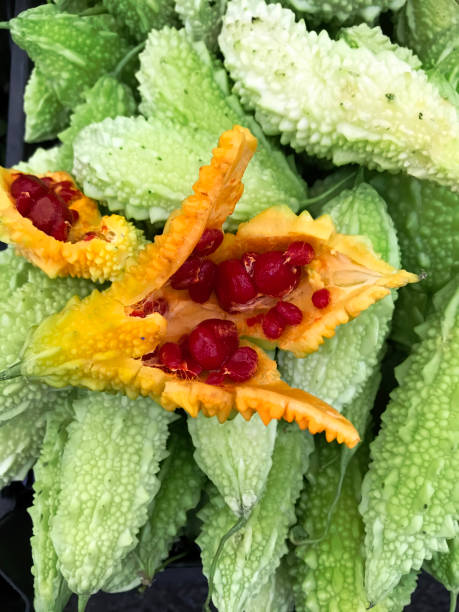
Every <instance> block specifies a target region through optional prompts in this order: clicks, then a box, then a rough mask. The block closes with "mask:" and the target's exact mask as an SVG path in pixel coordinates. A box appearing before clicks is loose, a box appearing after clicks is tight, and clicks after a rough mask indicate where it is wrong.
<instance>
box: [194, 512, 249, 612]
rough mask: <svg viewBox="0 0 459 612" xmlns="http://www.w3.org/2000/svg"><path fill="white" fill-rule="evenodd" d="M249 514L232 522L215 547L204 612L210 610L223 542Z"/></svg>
mask: <svg viewBox="0 0 459 612" xmlns="http://www.w3.org/2000/svg"><path fill="white" fill-rule="evenodd" d="M249 516H250V515H248V516H246V515H244V514H243V515H242V516H241V517H240V518H239V519H238V520H237V522H236V523H234V525H233V526H232V527H231V529H230V530H229V531H227V532H226V533H225V535H224V536H223V537H222V538H221V540H220V542H219V544H218V548H217V552H216V553H215V555H214V558H213V559H212V564H211V566H210V571H209V591H208V593H207V599H206V601H205V604H204V610H205V612H211V610H210V602H211V600H212V592H213V590H214V574H215V570H216V569H217V563H218V560H219V558H220V555H221V554H222V552H223V547H224V545H225V543H226V542H227V540H229V539H230V537H231V536H233V535H234V534H235V533H236V532H237V531H239V529H242V527H244V525H245V524H246V523H247V521H248V520H249Z"/></svg>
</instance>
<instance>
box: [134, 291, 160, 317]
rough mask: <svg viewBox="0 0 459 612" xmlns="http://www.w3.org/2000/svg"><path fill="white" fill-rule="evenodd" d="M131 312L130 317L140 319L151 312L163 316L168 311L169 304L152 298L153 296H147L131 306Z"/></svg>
mask: <svg viewBox="0 0 459 612" xmlns="http://www.w3.org/2000/svg"><path fill="white" fill-rule="evenodd" d="M133 308H134V309H133V310H132V312H130V313H129V316H131V317H141V318H142V319H144V318H145V317H146V316H148V315H150V314H152V313H153V312H159V314H160V315H163V316H164V315H165V314H166V313H167V311H168V310H169V304H168V302H167V300H166V299H164V298H162V297H159V298H156V299H155V298H154V297H153V295H147V297H146V298H144V299H143V300H140V302H137V304H135V305H134V306H133Z"/></svg>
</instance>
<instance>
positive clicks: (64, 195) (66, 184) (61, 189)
mask: <svg viewBox="0 0 459 612" xmlns="http://www.w3.org/2000/svg"><path fill="white" fill-rule="evenodd" d="M54 191H55V192H56V193H57V194H58V195H59V197H60V198H61V199H62V200H64V202H65V203H68V202H71V201H72V200H78V198H80V197H81V195H82V193H81V191H78V189H76V187H75V186H74V185H73V183H72V182H71V181H61V182H60V183H56V185H55V186H54Z"/></svg>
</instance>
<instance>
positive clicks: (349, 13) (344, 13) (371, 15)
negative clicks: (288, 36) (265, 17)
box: [281, 0, 406, 22]
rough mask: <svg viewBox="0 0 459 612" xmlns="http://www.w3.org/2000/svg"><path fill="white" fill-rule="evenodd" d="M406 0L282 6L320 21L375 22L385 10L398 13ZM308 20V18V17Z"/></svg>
mask: <svg viewBox="0 0 459 612" xmlns="http://www.w3.org/2000/svg"><path fill="white" fill-rule="evenodd" d="M405 1H406V0H380V1H379V2H375V0H326V2H322V0H306V1H304V0H283V1H282V3H281V4H283V5H284V6H285V7H287V8H290V9H292V10H294V11H296V12H297V13H298V14H299V15H303V16H305V17H306V16H310V15H313V16H314V17H315V18H316V19H317V20H320V21H331V20H335V19H337V20H338V21H340V22H343V21H346V20H347V19H349V18H351V17H358V18H359V19H365V20H367V21H373V20H374V19H376V17H378V15H379V14H380V13H381V12H382V11H385V10H392V11H396V10H397V9H399V8H400V7H401V6H403V4H404V3H405ZM306 18H307V17H306Z"/></svg>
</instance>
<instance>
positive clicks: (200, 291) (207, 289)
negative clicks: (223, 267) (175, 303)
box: [188, 259, 217, 304]
mask: <svg viewBox="0 0 459 612" xmlns="http://www.w3.org/2000/svg"><path fill="white" fill-rule="evenodd" d="M198 277H199V280H198V281H197V282H196V283H195V284H194V285H191V287H190V288H189V289H188V293H189V296H190V298H191V299H192V300H193V302H197V303H198V304H204V302H207V300H208V299H209V298H210V295H211V293H212V291H213V290H214V288H215V280H216V278H217V265H216V264H214V262H213V261H210V259H204V260H203V262H202V265H201V267H200V268H199V272H198Z"/></svg>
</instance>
